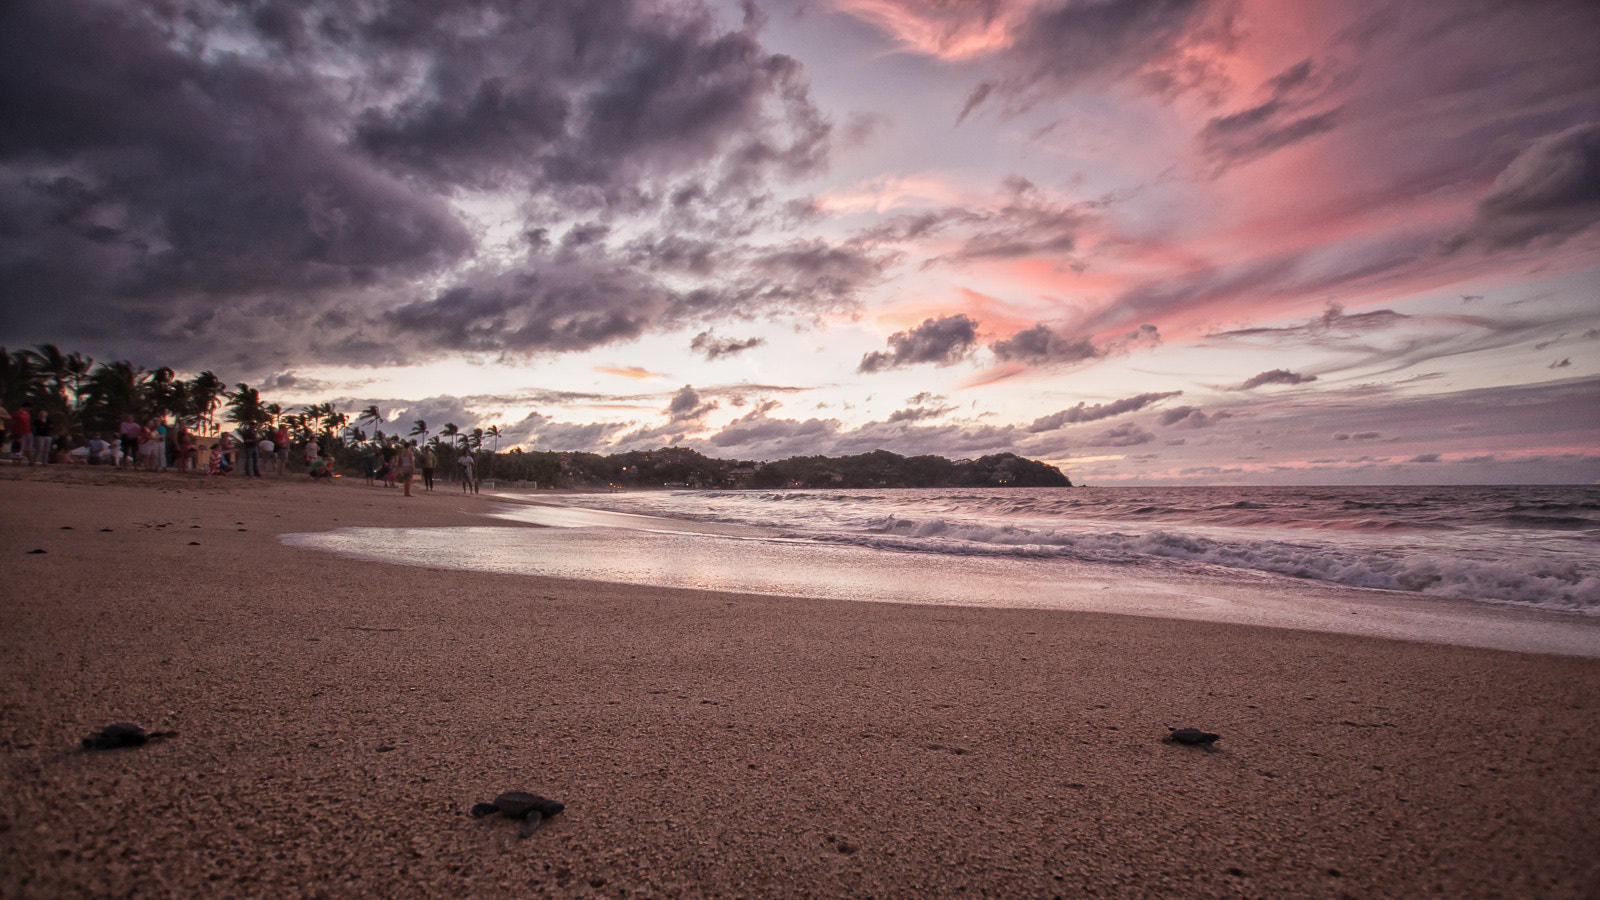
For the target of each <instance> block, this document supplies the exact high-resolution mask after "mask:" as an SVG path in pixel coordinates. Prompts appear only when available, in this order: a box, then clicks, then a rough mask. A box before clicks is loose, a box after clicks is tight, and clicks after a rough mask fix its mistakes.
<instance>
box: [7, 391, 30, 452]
mask: <svg viewBox="0 0 1600 900" xmlns="http://www.w3.org/2000/svg"><path fill="white" fill-rule="evenodd" d="M11 433H12V434H13V435H15V437H16V442H17V455H16V456H13V457H11V461H12V462H13V463H14V464H16V465H19V466H20V465H22V461H23V460H28V463H29V464H30V465H32V463H33V459H32V457H33V404H32V403H23V404H22V405H21V406H19V407H17V411H16V413H14V414H13V415H12V416H11Z"/></svg>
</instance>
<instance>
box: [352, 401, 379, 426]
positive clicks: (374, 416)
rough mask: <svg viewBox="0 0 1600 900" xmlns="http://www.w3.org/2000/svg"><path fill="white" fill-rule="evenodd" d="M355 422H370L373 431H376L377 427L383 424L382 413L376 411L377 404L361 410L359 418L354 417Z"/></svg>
mask: <svg viewBox="0 0 1600 900" xmlns="http://www.w3.org/2000/svg"><path fill="white" fill-rule="evenodd" d="M356 422H358V423H360V422H371V423H372V426H373V430H377V426H379V425H382V424H383V413H381V412H379V411H378V404H376V403H374V404H372V405H371V406H369V407H367V408H366V409H363V410H362V411H361V414H360V415H359V416H356Z"/></svg>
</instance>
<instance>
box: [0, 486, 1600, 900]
mask: <svg viewBox="0 0 1600 900" xmlns="http://www.w3.org/2000/svg"><path fill="white" fill-rule="evenodd" d="M0 504H3V508H4V509H5V514H4V515H3V516H0V553H4V554H5V558H6V560H7V563H6V565H5V567H4V583H5V588H4V591H3V592H0V598H3V599H0V644H3V647H0V649H3V653H0V666H3V669H0V671H3V674H4V677H3V679H0V691H3V695H0V760H3V764H4V767H5V783H6V785H7V790H6V791H5V792H4V793H3V795H0V896H6V897H11V896H20V897H35V896H37V897H59V896H98V895H106V896H126V895H132V894H138V895H141V896H167V895H172V896H178V895H182V896H335V897H336V896H356V895H384V896H440V895H444V894H455V895H461V896H497V895H507V896H510V895H515V896H528V895H533V896H540V895H551V896H576V897H585V896H601V897H621V896H685V897H696V896H718V897H735V896H745V897H764V896H772V897H790V896H795V897H799V896H811V897H846V896H849V897H865V896H876V897H899V896H919V895H920V896H977V895H992V896H1012V897H1048V896H1058V895H1059V896H1081V895H1096V896H1129V897H1156V896H1160V897H1173V896H1223V897H1231V896H1252V897H1254V896H1261V897H1266V896H1291V895H1299V896H1311V897H1342V896H1352V897H1396V896H1413V895H1421V894H1427V893H1433V892H1436V891H1442V892H1446V893H1449V894H1454V895H1457V896H1469V897H1494V896H1506V897H1525V896H1541V897H1589V896H1595V895H1596V893H1600V854H1596V853H1595V852H1594V849H1595V844H1594V834H1595V831H1594V813H1593V811H1594V810H1595V809H1596V808H1600V762H1597V759H1600V754H1597V751H1596V750H1595V736H1596V735H1600V700H1597V698H1600V661H1597V660H1593V659H1580V658H1572V657H1561V656H1539V655H1531V654H1517V653H1510V652H1504V651H1496V650H1483V649H1470V648H1461V647H1450V646H1442V645H1432V644H1421V643H1406V642H1399V641H1387V640H1380V639H1374V638H1363V637H1350V636H1341V635H1332V634H1320V633H1312V632H1302V631H1289V630H1278V629H1267V628H1255V627H1247V626H1239V625H1224V624H1211V623H1199V622H1185V621H1176V620H1170V619H1157V618H1139V617H1132V616H1117V615H1108V614H1097V613H1080V612H1052V611H1038V610H1012V609H980V608H969V607H933V606H917V605H899V604H887V603H850V602H844V601H836V600H807V599H798V598H778V597H768V596H755V595H738V594H723V593H711V592H702V591H692V590H682V589H666V588H658V587H649V586H621V585H612V584H600V583H591V582H581V581H562V580H556V579H547V578H538V577H531V576H518V575H496V574H488V573H472V572H457V571H445V570H434V569H427V568H417V567H406V566H394V565H385V564H382V563H376V562H367V561H360V560H351V559H346V558H343V557H338V556H334V555H331V554H326V553H320V552H315V551H310V550H304V549H297V548H294V547H290V546H285V545H284V544H283V543H282V542H280V541H279V539H278V535H279V534H282V533H289V532H307V531H317V530H323V529H329V528H339V527H347V526H379V527H394V526H401V525H413V526H449V525H482V524H485V522H484V520H483V518H482V517H481V516H482V514H483V513H486V512H488V511H489V510H491V509H492V508H493V507H494V505H495V504H494V501H492V500H490V499H489V498H487V497H482V496H479V497H463V496H462V495H461V494H460V493H459V492H458V491H455V492H452V491H450V490H448V489H441V490H440V491H437V492H435V493H434V494H433V495H424V496H417V497H411V498H404V497H401V496H400V491H398V490H385V489H381V488H369V487H366V486H364V485H362V484H361V483H360V482H359V480H356V481H355V482H354V483H339V484H334V485H318V484H310V483H308V482H307V481H306V480H304V478H303V477H301V478H298V479H290V480H288V481H280V480H277V479H274V478H272V477H268V478H263V479H260V480H250V481H245V480H243V479H229V480H210V481H205V480H202V479H199V478H195V477H181V476H176V475H165V476H152V475H142V474H126V473H115V472H103V471H101V470H98V469H78V470H75V471H69V470H66V469H64V468H63V469H60V470H56V469H52V470H50V471H40V470H37V469H33V470H30V469H26V468H23V469H16V468H12V467H7V466H0ZM196 526H197V527H196ZM69 529H70V530H69ZM102 529H110V531H104V530H102ZM35 549H42V550H45V551H46V552H45V553H42V554H35V553H30V552H29V551H32V550H35ZM118 721H131V722H137V723H139V724H141V725H143V726H144V727H146V728H149V729H160V730H168V729H170V730H175V731H176V732H178V733H177V735H176V736H175V737H172V738H170V739H168V740H165V741H162V742H159V743H154V744H150V745H147V746H145V747H141V748H135V749H126V750H115V751H105V752H99V753H85V752H82V751H81V750H78V749H77V744H78V741H79V739H80V738H81V737H83V736H84V735H86V734H88V733H89V732H91V731H92V730H94V729H97V728H99V727H100V726H103V725H106V724H108V723H111V722H118ZM1191 725H1192V726H1198V727H1201V728H1204V729H1207V730H1210V731H1214V732H1218V733H1220V734H1221V735H1222V740H1221V741H1220V742H1218V744H1217V749H1216V751H1215V752H1210V753H1207V752H1204V751H1202V750H1199V749H1194V748H1187V747H1181V746H1176V745H1172V744H1168V743H1165V742H1163V741H1162V740H1161V738H1162V736H1163V735H1165V734H1166V732H1167V726H1174V727H1182V726H1191ZM513 788H520V789H526V790H533V791H537V792H539V793H543V794H546V795H548V796H551V797H554V798H556V799H559V800H562V801H563V802H565V803H566V804H567V810H566V812H565V813H564V814H562V815H561V816H559V817H557V818H556V819H555V820H553V821H552V822H550V823H549V824H547V825H546V826H545V827H544V828H543V829H541V830H540V831H539V832H538V833H537V834H535V835H534V836H533V837H531V838H528V839H526V840H518V839H517V837H516V826H515V825H514V824H513V823H510V822H507V821H503V820H499V819H496V818H489V819H482V820H477V819H473V818H471V817H470V816H469V815H468V814H467V810H468V808H470V807H471V806H472V804H473V803H475V802H478V801H481V800H487V799H490V798H492V797H493V796H494V795H495V794H496V793H498V792H499V791H502V790H507V789H513Z"/></svg>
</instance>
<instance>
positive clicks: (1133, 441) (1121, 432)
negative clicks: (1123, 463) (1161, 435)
mask: <svg viewBox="0 0 1600 900" xmlns="http://www.w3.org/2000/svg"><path fill="white" fill-rule="evenodd" d="M1155 439H1156V436H1155V435H1154V434H1151V433H1150V432H1149V431H1148V430H1146V429H1145V428H1144V427H1142V426H1140V425H1139V423H1137V422H1124V423H1122V424H1121V425H1118V426H1116V427H1114V428H1112V429H1111V430H1109V431H1104V432H1101V433H1100V434H1099V435H1098V436H1097V437H1095V438H1094V439H1093V440H1092V441H1091V442H1090V444H1089V446H1091V447H1136V446H1138V445H1140V444H1148V443H1150V442H1151V441H1153V440H1155Z"/></svg>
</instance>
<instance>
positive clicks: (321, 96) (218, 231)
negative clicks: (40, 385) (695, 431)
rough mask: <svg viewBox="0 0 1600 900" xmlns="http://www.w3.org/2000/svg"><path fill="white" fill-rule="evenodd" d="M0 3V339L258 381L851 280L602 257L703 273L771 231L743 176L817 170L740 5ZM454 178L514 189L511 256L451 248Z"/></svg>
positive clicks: (614, 326) (818, 157)
mask: <svg viewBox="0 0 1600 900" xmlns="http://www.w3.org/2000/svg"><path fill="white" fill-rule="evenodd" d="M0 16H3V19H0V235H3V236H4V240H3V241H0V322H3V323H4V324H3V325H0V338H3V339H5V340H8V341H13V342H15V341H18V340H20V341H21V342H24V343H25V342H27V341H29V340H54V341H58V342H59V341H70V342H72V343H74V344H75V345H79V346H82V345H85V344H88V345H90V346H88V347H86V349H90V350H92V351H98V352H104V351H103V350H101V348H102V347H106V346H113V347H115V348H116V352H118V353H141V352H151V353H157V354H160V355H161V356H162V357H163V361H166V362H172V363H175V364H180V365H182V364H188V363H192V362H193V363H209V362H210V361H212V360H216V361H218V362H219V363H230V364H239V365H251V366H257V367H262V368H265V367H268V366H270V367H274V368H280V369H281V368H284V367H287V366H290V365H294V364H296V363H299V362H306V361H311V360H318V359H329V358H340V359H348V360H351V361H358V362H395V361H401V360H404V359H408V358H411V357H412V355H413V354H427V353H429V352H434V351H441V350H446V349H458V348H477V349H484V350H490V351H498V352H534V351H542V350H557V351H559V350H564V349H576V348H582V347H586V346H593V345H595V344H596V343H602V342H605V341H608V340H615V339H619V338H623V339H625V338H628V337H632V336H634V335H637V334H639V333H641V331H643V330H645V329H648V328H651V327H655V326H657V325H660V324H663V323H665V322H668V321H669V320H671V321H676V319H674V317H681V316H685V315H705V314H709V313H710V312H711V311H712V310H714V309H722V308H726V307H728V306H732V307H735V308H736V309H737V310H738V311H739V312H740V313H741V314H746V315H749V314H759V313H760V312H761V310H762V309H764V308H765V309H773V308H774V305H776V304H783V303H785V302H793V300H794V298H795V296H796V295H801V294H805V293H806V292H809V291H819V292H820V293H821V294H823V295H824V297H825V300H824V301H819V303H822V302H826V303H831V304H834V305H846V304H849V303H851V302H853V301H854V295H853V294H852V291H853V290H855V289H857V288H858V287H859V285H860V284H861V283H862V281H861V279H860V278H859V277H851V275H852V273H851V272H850V271H847V267H846V266H845V265H844V264H843V262H841V261H838V260H835V261H833V263H832V266H831V268H829V267H824V269H823V270H817V271H814V272H813V273H812V275H811V276H810V277H809V278H806V277H802V276H801V274H800V273H799V272H798V271H797V270H795V269H790V270H788V271H787V272H786V273H784V274H783V275H782V276H781V277H780V276H772V275H768V274H767V273H765V272H764V271H763V270H762V269H761V267H760V266H758V265H755V264H751V263H749V262H748V261H746V263H745V267H746V271H745V276H744V277H743V279H742V281H741V282H740V286H739V289H737V290H722V289H718V290H711V289H707V288H705V287H695V286H693V285H685V284H675V285H674V287H673V288H672V289H670V290H669V289H667V288H665V287H663V286H661V285H657V284H654V283H652V282H651V280H650V278H649V277H648V276H647V275H622V274H620V273H619V271H618V270H619V269H620V268H621V267H622V266H623V265H625V264H627V263H635V262H637V260H636V259H635V258H633V257H630V256H629V255H628V252H627V251H626V250H624V251H614V250H613V249H612V248H610V247H608V246H607V244H606V240H605V238H606V237H607V236H608V235H609V234H611V233H615V232H616V231H617V226H618V225H619V221H618V220H619V218H621V219H623V220H628V217H632V219H631V221H632V223H633V224H634V225H635V227H633V228H630V229H629V230H628V233H629V234H630V235H634V236H636V239H637V241H638V246H643V247H646V248H648V253H649V254H651V255H653V259H654V261H655V262H656V263H657V265H656V266H655V267H654V268H659V269H661V270H663V271H670V272H673V273H688V274H689V275H692V276H695V277H699V278H710V277H712V276H713V275H714V274H715V272H714V269H715V266H716V262H717V260H716V259H715V258H713V257H712V256H711V255H710V254H709V253H708V252H706V251H705V250H704V249H703V242H704V241H705V240H706V239H707V236H712V237H716V238H723V239H725V238H726V237H727V236H728V235H730V234H738V233H741V231H748V230H749V228H750V227H752V226H751V225H750V224H749V223H750V222H751V221H753V219H754V217H758V216H766V217H768V218H770V214H769V213H768V212H767V211H765V210H764V209H762V204H763V203H764V202H765V201H764V198H765V197H766V196H767V193H768V191H769V181H770V180H771V179H773V178H781V177H788V176H792V175H797V174H802V173H809V172H814V171H817V170H818V168H819V167H820V166H821V165H823V163H824V162H825V159H826V152H827V148H828V140H829V134H830V126H829V125H828V123H827V121H826V120H825V119H824V118H823V117H822V116H821V114H820V113H819V112H818V111H817V109H816V108H815V107H814V105H813V104H812V103H811V101H810V100H809V97H808V94H807V87H806V83H805V77H804V72H803V71H802V69H801V67H800V66H799V64H798V63H796V62H795V61H794V60H792V59H789V58H787V57H784V56H782V55H779V54H773V53H771V52H769V51H767V50H765V49H764V48H763V47H762V46H761V44H760V42H759V40H758V39H757V37H756V34H755V31H754V25H753V24H751V23H752V22H753V21H754V20H753V19H751V20H749V21H747V24H746V26H745V27H743V28H738V29H735V30H731V31H725V30H720V29H719V28H718V27H717V26H716V24H715V20H714V16H713V14H712V12H711V11H710V10H709V8H707V7H703V6H699V5H696V4H695V3H693V2H691V3H688V4H682V5H675V6H672V7H670V8H661V7H656V6H648V7H647V6H644V5H641V4H639V3H636V2H632V0H557V2H551V3H535V2H521V0H441V2H428V3H421V2H412V0H378V2H373V3H362V4H347V3H338V2H333V0H307V2H300V3H292V4H290V3H277V4H254V5H246V4H238V3H233V2H223V0H189V2H184V0H172V2H168V3H163V4H120V3H113V2H109V0H104V2H102V0H51V2H42V0H18V2H15V3H11V4H7V5H6V6H5V8H4V11H3V12H0ZM223 48H226V49H223ZM352 73H356V74H352ZM459 188H469V189H488V188H506V189H517V190H521V191H523V192H525V196H527V197H528V200H527V201H526V203H525V210H524V214H525V215H527V216H528V217H529V218H528V223H527V226H526V228H525V231H526V232H527V234H529V235H530V241H529V242H528V245H527V247H528V249H529V252H530V258H529V260H527V261H526V262H525V263H523V264H521V265H520V266H513V267H512V268H511V270H510V271H490V270H488V268H487V264H486V263H485V262H484V261H481V260H480V261H477V262H473V257H474V254H475V251H476V250H477V249H478V248H477V247H476V241H477V240H478V238H477V237H475V235H474V234H473V230H472V228H471V227H469V225H468V224H467V223H465V222H464V221H461V220H459V219H458V215H459V214H458V213H457V211H456V210H455V209H454V208H453V207H452V206H451V204H450V202H449V201H450V199H451V197H452V196H458V195H459V191H458V189H459ZM665 235H672V236H676V237H678V238H680V241H679V242H678V243H673V242H672V241H670V240H668V239H667V238H666V237H664V236H665ZM697 242H701V243H697ZM634 249H635V252H637V247H635V248H634ZM729 252H730V253H732V254H734V255H735V256H740V255H742V257H744V258H746V260H748V258H750V257H754V256H758V255H760V252H762V251H759V249H757V250H752V249H750V248H738V247H733V248H730V250H729ZM786 252H789V251H788V250H787V248H779V250H778V251H776V255H780V256H781V255H782V254H783V253H786ZM816 252H821V251H816ZM618 253H620V254H621V255H617V256H615V258H613V256H614V254H618ZM579 261H586V263H585V264H586V265H588V266H590V267H591V271H597V272H598V273H599V280H600V282H601V283H602V284H603V285H604V287H605V288H607V289H614V288H620V289H621V290H620V292H619V296H618V297H615V298H603V299H602V298H598V297H596V299H597V300H598V302H597V304H596V305H595V306H594V308H592V309H591V310H588V311H578V310H576V309H574V308H573V306H572V304H573V303H574V302H577V299H578V298H579V297H580V295H582V294H583V291H584V289H583V288H582V286H581V285H580V284H579V283H578V282H579V280H580V279H578V278H577V277H566V276H567V273H563V272H562V271H555V270H552V265H553V264H561V265H565V266H572V265H576V264H577V263H578V262H579ZM468 266H472V267H475V268H476V269H478V270H481V271H472V270H467V269H466V268H465V267H468ZM869 268H870V265H869ZM423 279H425V280H426V281H427V282H428V283H430V284H434V285H440V287H438V288H437V289H436V291H435V293H434V295H433V296H432V297H431V298H428V297H417V296H415V294H414V293H413V290H412V289H411V287H410V285H412V284H414V283H416V282H417V281H419V280H423ZM530 281H532V282H537V286H536V287H529V286H528V284H527V282H530ZM23 303H26V304H28V306H27V307H26V308H24V307H23V306H22V305H21V304H23ZM764 304H765V306H763V305H764ZM550 313H553V314H554V321H553V322H551V323H550V324H548V325H545V324H541V323H540V322H539V321H538V320H539V319H541V318H543V317H545V316H546V315H547V314H550ZM487 323H493V324H495V325H497V326H500V327H505V328H507V329H508V331H507V333H506V336H505V337H504V338H498V337H494V336H492V335H491V334H490V333H489V330H488V329H487V328H485V327H484V326H485V325H486V324H487ZM19 330H22V331H26V334H22V333H19Z"/></svg>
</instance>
